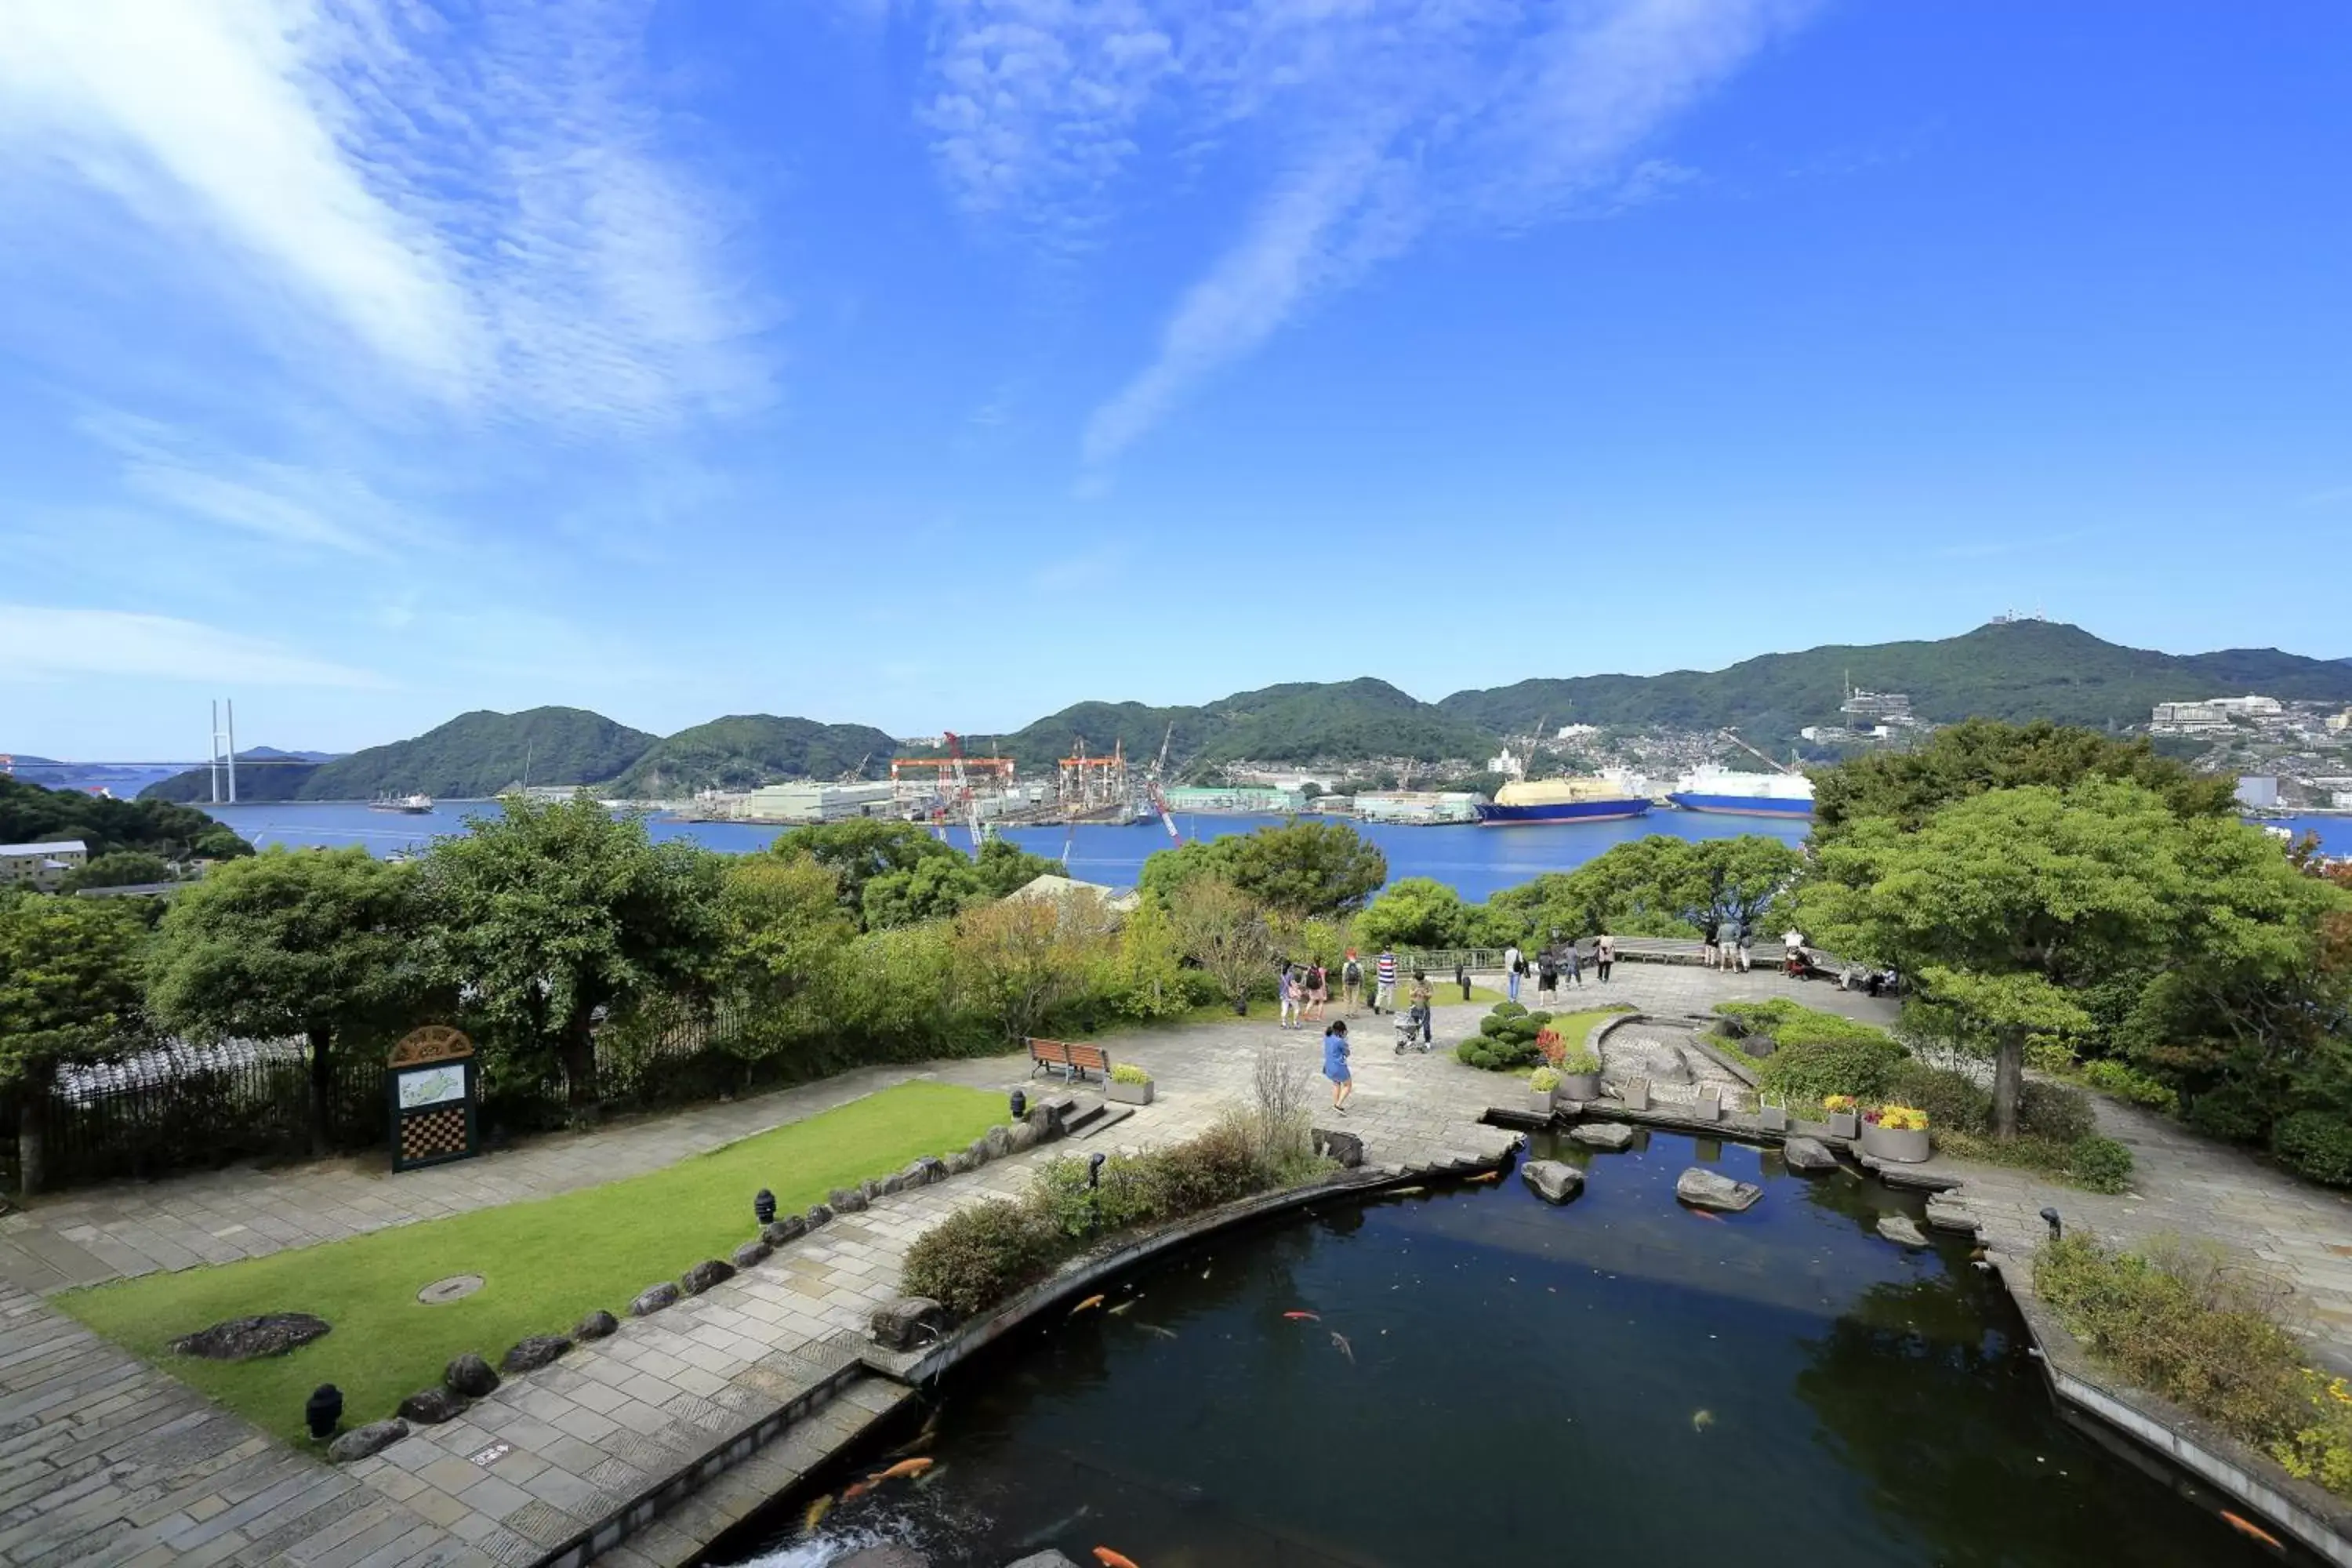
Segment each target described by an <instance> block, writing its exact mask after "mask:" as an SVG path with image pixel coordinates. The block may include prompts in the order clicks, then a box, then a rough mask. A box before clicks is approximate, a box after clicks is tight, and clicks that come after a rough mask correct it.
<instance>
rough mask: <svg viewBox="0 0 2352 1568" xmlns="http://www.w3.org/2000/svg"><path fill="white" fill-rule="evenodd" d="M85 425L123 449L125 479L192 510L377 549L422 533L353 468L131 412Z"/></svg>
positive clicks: (367, 551)
mask: <svg viewBox="0 0 2352 1568" xmlns="http://www.w3.org/2000/svg"><path fill="white" fill-rule="evenodd" d="M80 427H81V429H82V430H83V431H84V433H86V434H88V435H89V436H91V437H95V438H96V439H97V440H98V441H100V443H101V444H103V445H105V446H107V447H110V448H112V449H113V450H114V451H115V452H116V453H117V454H118V455H119V456H120V457H121V461H122V482H123V486H124V488H125V489H128V490H129V491H130V492H131V494H133V495H135V496H137V497H139V498H141V499H142V500H146V501H150V502H154V503H158V504H160V505H162V506H163V507H165V508H168V509H169V510H172V511H173V512H176V513H178V514H180V515H182V516H184V517H190V518H194V519H196V520H198V521H203V522H206V523H210V524H213V525H215V526H217V527H222V528H227V529H231V530H234V531H238V532H242V533H247V534H251V535H253V536H255V537H257V538H260V539H265V540H268V541H271V542H275V543H278V544H287V545H293V546H297V547H300V548H309V549H323V550H332V551H339V552H344V553H347V554H352V555H363V556H370V557H375V558H383V557H385V556H387V555H388V554H389V553H390V552H391V547H392V546H394V544H414V543H415V542H419V541H420V540H421V539H422V538H423V533H422V531H420V530H419V529H417V528H415V526H413V525H412V524H411V522H410V521H409V520H408V519H407V518H406V517H405V516H404V514H403V512H402V511H401V510H400V509H399V508H397V507H395V506H394V505H393V504H392V503H391V502H390V501H387V500H384V499H383V497H382V496H380V495H378V494H377V493H376V492H375V491H374V490H373V489H370V488H369V487H368V486H367V485H366V484H364V483H362V481H361V480H359V479H355V478H353V477H352V476H351V475H350V474H348V473H342V472H339V471H335V470H332V469H325V468H304V467H298V466H296V465H293V464H289V463H277V462H270V461H268V460H265V459H262V458H247V457H242V456H239V455H236V454H233V453H229V452H226V451H224V450H222V449H220V448H218V447H215V446H213V445H212V444H210V443H208V442H205V441H204V440H201V439H198V438H195V437H190V436H188V435H186V434H184V433H183V432H179V431H176V430H173V429H172V428H171V427H169V426H163V425H161V424H158V423H156V422H155V421H153V420H150V419H141V418H137V417H135V416H128V415H120V414H110V415H103V416H92V417H90V418H87V419H84V420H82V421H81V424H80Z"/></svg>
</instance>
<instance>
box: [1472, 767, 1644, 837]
mask: <svg viewBox="0 0 2352 1568" xmlns="http://www.w3.org/2000/svg"><path fill="white" fill-rule="evenodd" d="M1649 809H1650V800H1649V797H1648V796H1647V795H1636V794H1634V793H1633V792H1632V791H1630V790H1627V789H1626V788H1625V787H1624V786H1622V785H1621V784H1612V783H1611V782H1610V781H1608V780H1607V779H1595V778H1562V779H1528V780H1521V781H1514V782H1512V783H1510V784H1505V785H1504V786H1503V787H1502V788H1501V789H1498V790H1496V792H1495V799H1494V803H1493V804H1492V805H1480V806H1479V807H1478V826H1481V827H1536V826H1549V825H1551V824H1553V823H1559V822H1617V821H1621V820H1622V819H1623V818H1625V817H1629V816H1642V815H1643V813H1644V812H1647V811H1648V810H1649Z"/></svg>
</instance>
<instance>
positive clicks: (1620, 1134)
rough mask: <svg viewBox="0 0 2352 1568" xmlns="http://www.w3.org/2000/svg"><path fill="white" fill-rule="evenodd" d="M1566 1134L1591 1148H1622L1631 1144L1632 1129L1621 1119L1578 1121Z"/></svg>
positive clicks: (1627, 1147) (1630, 1146)
mask: <svg viewBox="0 0 2352 1568" xmlns="http://www.w3.org/2000/svg"><path fill="white" fill-rule="evenodd" d="M1568 1135H1569V1136H1570V1138H1573V1139H1575V1140H1576V1141H1577V1142H1580V1143H1582V1144H1584V1145H1585V1146H1586V1147H1588V1148H1592V1149H1612V1150H1624V1149H1631V1148H1632V1147H1633V1129H1632V1128H1631V1127H1628V1126H1626V1125H1625V1124H1624V1123H1623V1122H1622V1121H1580V1122H1578V1123H1577V1124H1576V1125H1575V1126H1573V1127H1571V1128H1570V1129H1569V1130H1568Z"/></svg>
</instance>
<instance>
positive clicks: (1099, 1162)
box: [1087, 1149, 1110, 1187]
mask: <svg viewBox="0 0 2352 1568" xmlns="http://www.w3.org/2000/svg"><path fill="white" fill-rule="evenodd" d="M1109 1157H1110V1156H1109V1155H1108V1154H1105V1153H1104V1152H1102V1151H1101V1150H1099V1149H1097V1150H1096V1151H1095V1152H1093V1153H1091V1154H1089V1155H1087V1186H1089V1187H1097V1186H1100V1185H1101V1184H1102V1168H1103V1162H1104V1161H1105V1160H1107V1159H1108V1158H1109Z"/></svg>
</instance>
